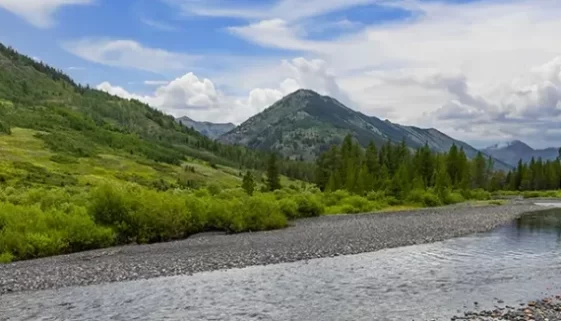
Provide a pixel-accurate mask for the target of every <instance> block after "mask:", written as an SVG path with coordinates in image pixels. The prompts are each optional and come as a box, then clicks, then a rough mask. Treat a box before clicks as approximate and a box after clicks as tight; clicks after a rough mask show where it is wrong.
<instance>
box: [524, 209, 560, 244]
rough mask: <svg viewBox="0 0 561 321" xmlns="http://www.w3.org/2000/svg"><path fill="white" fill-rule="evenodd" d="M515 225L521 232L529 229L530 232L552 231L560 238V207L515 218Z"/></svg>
mask: <svg viewBox="0 0 561 321" xmlns="http://www.w3.org/2000/svg"><path fill="white" fill-rule="evenodd" d="M516 227H517V229H518V230H519V231H521V233H524V232H527V231H530V232H531V233H532V234H543V233H554V234H556V235H557V237H558V240H561V209H560V208H554V209H550V210H545V211H541V212H538V213H533V214H529V215H525V216H523V217H521V218H519V219H518V220H516Z"/></svg>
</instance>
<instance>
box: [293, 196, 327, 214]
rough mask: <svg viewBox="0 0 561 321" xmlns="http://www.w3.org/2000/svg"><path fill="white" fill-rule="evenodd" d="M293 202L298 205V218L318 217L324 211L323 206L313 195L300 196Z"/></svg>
mask: <svg viewBox="0 0 561 321" xmlns="http://www.w3.org/2000/svg"><path fill="white" fill-rule="evenodd" d="M295 201H296V204H298V215H299V217H313V216H320V215H321V214H323V212H324V211H325V208H324V206H323V204H322V203H321V202H320V201H319V200H318V198H317V196H315V195H314V194H310V193H304V194H300V195H298V196H296V198H295Z"/></svg>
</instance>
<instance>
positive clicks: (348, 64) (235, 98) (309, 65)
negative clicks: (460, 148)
mask: <svg viewBox="0 0 561 321" xmlns="http://www.w3.org/2000/svg"><path fill="white" fill-rule="evenodd" d="M0 1H1V0H0ZM168 2H174V3H180V4H181V7H182V8H183V10H184V12H185V13H187V14H190V15H201V16H218V17H237V18H241V19H245V20H246V21H247V22H246V23H245V24H243V25H234V26H231V27H229V28H228V29H227V30H228V31H229V32H231V33H232V34H233V35H235V36H237V37H239V38H241V39H244V40H246V41H248V42H251V43H253V44H256V45H259V46H261V47H264V48H274V49H281V50H275V52H283V53H285V54H286V53H288V54H286V56H283V57H282V58H285V59H287V60H286V62H284V63H282V64H279V63H278V60H279V59H277V60H276V62H275V63H274V64H271V62H270V59H269V57H260V56H258V55H257V54H256V55H253V56H252V57H251V58H240V59H234V60H232V61H230V62H228V63H225V64H224V66H221V67H223V68H222V70H224V72H215V74H213V75H212V79H213V81H214V83H211V84H213V86H212V88H213V90H214V92H215V93H216V94H215V95H214V94H211V95H210V96H208V97H207V98H208V100H205V99H206V98H205V99H203V98H197V99H196V100H197V101H200V102H201V104H200V105H202V106H210V105H212V106H214V107H213V108H207V107H205V108H206V109H205V108H197V109H193V108H190V109H188V110H189V112H191V113H197V115H198V116H199V118H206V117H208V118H207V119H206V120H214V119H220V120H221V121H222V120H232V119H235V121H240V120H244V118H246V117H249V116H251V115H252V114H254V113H256V112H259V111H261V110H262V109H263V108H265V107H266V106H267V105H269V104H271V103H272V102H274V101H275V100H277V99H278V98H280V97H282V96H283V95H285V94H286V93H288V92H290V91H291V90H293V89H295V88H310V89H315V90H317V91H320V92H322V93H324V94H330V95H334V96H335V97H336V98H338V99H340V100H342V101H344V102H346V103H350V105H351V107H353V108H356V109H358V110H360V111H362V112H364V113H366V114H369V115H374V116H378V117H387V118H389V119H391V120H392V121H396V122H400V123H405V124H412V125H419V126H426V127H429V126H433V127H436V128H438V129H441V130H443V131H445V132H446V133H449V134H451V135H452V136H454V137H456V138H459V139H467V140H470V141H478V142H483V141H487V140H488V141H489V142H494V141H495V140H502V139H511V138H518V139H523V140H529V141H532V140H533V141H534V142H535V144H536V145H539V144H538V143H540V139H541V138H540V135H541V134H542V133H539V132H538V133H535V131H533V130H530V129H531V128H540V129H542V132H546V133H547V135H546V136H547V137H546V138H547V139H551V141H554V138H552V137H554V135H557V134H556V131H555V126H557V125H556V122H557V123H558V122H559V121H561V103H560V102H559V101H560V99H559V97H560V94H559V93H560V89H559V88H560V87H561V84H560V81H561V80H560V77H561V76H559V75H560V72H561V70H560V69H559V68H560V67H559V66H560V65H561V62H560V61H561V58H557V59H555V57H558V56H560V55H561V42H558V41H555V39H557V38H558V35H557V34H558V31H557V30H561V20H560V19H559V17H560V16H561V2H560V1H558V0H512V1H493V0H480V1H473V2H468V3H457V2H456V3H450V2H444V1H419V0H396V1H386V0H379V1H376V0H350V1H343V0H321V1H320V0H310V1H305V2H303V1H296V0H278V1H276V2H275V3H274V4H272V5H261V6H260V7H259V6H257V7H255V6H253V8H250V7H243V6H242V7H240V5H239V4H238V3H236V7H235V8H234V7H233V5H232V4H230V3H231V2H227V1H222V0H215V1H212V0H208V1H193V0H190V1H187V0H168ZM295 3H296V5H295ZM372 3H376V4H378V5H381V6H393V7H397V8H399V9H402V10H409V11H410V13H411V15H410V17H409V18H407V19H401V20H394V21H389V22H383V21H382V22H380V21H376V22H372V23H371V24H368V23H366V22H363V24H360V25H359V24H353V25H352V26H351V28H349V29H348V30H345V32H344V33H343V35H340V34H339V35H338V36H334V37H331V39H329V38H328V35H327V33H325V34H322V37H321V38H317V37H314V36H313V33H314V32H317V31H320V32H324V31H323V30H328V29H329V28H333V22H332V21H322V16H324V15H325V14H327V13H335V12H340V11H341V10H342V9H347V8H351V7H357V6H360V5H368V4H372ZM295 7H296V8H298V10H294V8H295ZM337 21H343V22H342V23H341V27H342V28H343V27H345V26H346V25H348V24H349V23H346V22H345V19H343V20H341V18H339V19H338V20H337ZM125 44H126V45H125ZM125 44H123V43H120V45H119V46H117V43H116V42H110V41H108V42H92V41H90V42H89V43H86V45H83V46H78V47H80V48H82V49H83V50H75V51H77V52H79V53H80V54H79V55H81V56H83V57H86V59H88V60H91V61H96V62H101V63H104V64H108V65H114V66H117V65H119V66H126V67H130V68H138V69H144V70H151V71H164V70H177V71H181V72H182V73H185V72H187V71H189V70H192V69H191V68H190V66H192V65H193V64H192V61H193V59H195V58H196V57H191V56H188V55H183V54H178V53H170V52H167V51H163V52H162V51H159V50H158V49H153V48H145V47H143V46H141V45H140V44H138V43H134V42H132V43H131V42H125ZM114 47H119V50H117V49H113V48H114ZM84 48H85V49H84ZM283 50H284V51H283ZM113 51H117V52H119V54H112V53H111V52H113ZM92 52H93V53H92ZM121 52H127V53H128V54H129V55H130V56H132V57H133V58H132V59H131V58H130V57H129V56H128V55H127V56H126V57H122V56H121V54H120V53H121ZM139 52H140V53H139ZM123 56H124V55H123ZM293 57H303V58H298V59H292V60H291V59H290V58H293ZM117 58H118V59H117ZM244 59H245V61H244ZM220 61H221V62H222V61H225V60H220ZM234 61H235V62H234ZM548 61H550V62H549V63H547V64H544V63H546V62H548ZM147 65H148V67H146V66H147ZM327 66H329V68H328V67H327ZM536 66H537V67H536ZM199 82H204V81H201V80H200V79H199ZM209 82H210V81H209ZM215 84H216V86H215ZM166 85H167V84H166ZM200 86H203V85H200ZM163 87H166V86H165V85H164V86H163ZM203 87H204V86H203ZM181 88H183V87H181ZM205 88H206V89H205V92H206V90H207V89H208V90H209V91H212V90H211V89H210V86H209V87H208V88H207V87H205ZM217 88H222V89H224V88H227V89H228V93H229V94H228V95H225V94H223V93H221V92H220V90H218V89H217ZM161 95H163V96H165V97H168V96H169V97H174V98H173V99H171V98H169V97H168V99H171V101H170V105H173V106H175V107H180V106H181V105H182V104H183V105H185V104H186V103H185V101H189V99H186V97H190V98H192V97H195V96H196V95H195V94H192V93H184V95H186V96H181V95H180V94H178V93H175V91H173V92H171V93H170V92H164V93H163V94H161ZM149 97H152V98H154V97H157V94H156V93H154V94H153V95H151V96H149ZM212 97H214V98H212ZM160 99H162V98H161V97H160ZM203 102H204V103H203ZM174 103H175V104H174ZM193 118H196V117H195V116H193ZM209 118H212V119H209ZM225 118H229V119H225ZM523 133H524V134H523ZM556 137H557V138H555V139H557V140H558V141H561V135H558V136H556ZM542 143H543V144H551V143H548V142H543V141H542Z"/></svg>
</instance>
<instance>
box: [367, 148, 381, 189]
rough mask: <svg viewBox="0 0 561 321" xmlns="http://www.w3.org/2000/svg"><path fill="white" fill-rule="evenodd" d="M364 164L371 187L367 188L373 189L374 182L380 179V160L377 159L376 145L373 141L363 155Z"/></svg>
mask: <svg viewBox="0 0 561 321" xmlns="http://www.w3.org/2000/svg"><path fill="white" fill-rule="evenodd" d="M365 162H366V167H367V169H368V174H369V175H370V178H371V179H372V185H371V186H369V188H370V189H372V188H375V186H376V182H377V181H378V180H379V179H380V159H379V158H378V150H377V149H376V144H374V142H373V141H371V142H370V144H368V147H367V148H366V153H365Z"/></svg>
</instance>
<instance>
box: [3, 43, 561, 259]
mask: <svg viewBox="0 0 561 321" xmlns="http://www.w3.org/2000/svg"><path fill="white" fill-rule="evenodd" d="M0 66H1V68H2V70H1V71H2V72H0V261H1V262H9V261H13V260H23V259H32V258H38V257H44V256H50V255H55V254H63V253H71V252H76V251H83V250H89V249H96V248H102V247H107V246H114V245H120V244H128V243H151V242H161V241H170V240H175V239H181V238H185V237H188V236H190V235H192V234H195V233H199V232H204V231H224V232H228V233H237V232H245V231H260V230H270V229H277V228H283V227H286V226H287V225H288V224H289V222H290V220H294V219H298V218H305V217H312V216H319V215H322V214H346V213H361V212H375V211H382V210H403V209H409V208H418V207H434V206H440V205H445V204H453V203H459V202H463V201H466V200H490V199H491V198H492V196H493V195H494V194H497V195H498V193H501V192H500V191H501V190H510V192H508V193H515V192H514V191H521V192H524V193H536V192H534V190H544V189H559V183H560V181H561V179H560V176H561V169H560V167H559V163H558V162H545V163H544V162H541V161H540V160H535V161H533V162H531V163H530V164H527V165H526V164H520V165H519V167H518V168H517V169H516V170H513V171H512V172H511V173H504V172H500V171H494V168H493V161H492V159H490V158H486V157H484V155H483V154H479V155H477V157H475V158H474V159H472V160H468V159H467V157H466V155H465V153H464V152H463V150H462V149H461V148H457V147H456V146H451V148H450V151H449V152H448V153H442V154H438V153H434V152H433V151H431V150H430V149H429V147H428V146H425V147H422V148H420V149H419V150H416V151H413V150H411V149H409V148H408V147H406V146H405V144H403V143H401V144H399V143H397V142H393V143H392V142H388V143H386V144H384V145H381V146H376V145H374V144H371V145H370V146H368V148H366V149H362V148H361V147H360V146H359V145H358V144H357V143H356V142H355V141H354V140H353V139H352V138H351V137H350V136H349V137H347V138H346V139H345V140H344V141H343V142H342V144H341V146H333V147H332V148H331V149H329V150H328V151H326V152H325V153H324V154H323V155H321V157H319V159H318V160H317V163H309V162H303V161H297V160H290V159H286V158H283V157H280V156H278V155H276V154H274V153H270V152H265V151H254V150H251V149H248V148H246V147H243V146H231V145H225V144H221V143H219V142H216V141H213V140H211V139H209V138H206V137H204V136H202V135H201V134H199V133H197V132H195V131H194V130H192V129H190V128H186V127H185V126H183V125H181V124H179V123H178V122H176V120H175V119H174V118H173V117H171V116H168V115H165V114H164V113H162V112H160V111H157V110H154V109H153V108H150V107H149V106H147V105H146V104H143V103H141V102H139V101H136V100H126V99H121V98H118V97H115V96H111V95H109V94H107V93H104V92H101V91H98V90H95V89H91V88H89V87H87V86H85V87H84V86H82V85H79V84H76V83H75V82H73V81H72V79H70V78H69V77H68V76H66V75H65V74H63V73H62V72H60V71H57V70H56V69H53V68H51V67H49V66H46V65H44V64H42V63H40V62H36V61H35V60H33V59H31V58H29V57H26V56H23V55H20V54H18V53H17V52H15V51H14V50H13V49H11V48H7V47H4V46H2V45H1V44H0ZM541 193H544V192H539V193H538V194H528V195H542V194H541ZM552 195H553V194H552ZM555 195H557V194H555Z"/></svg>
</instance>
